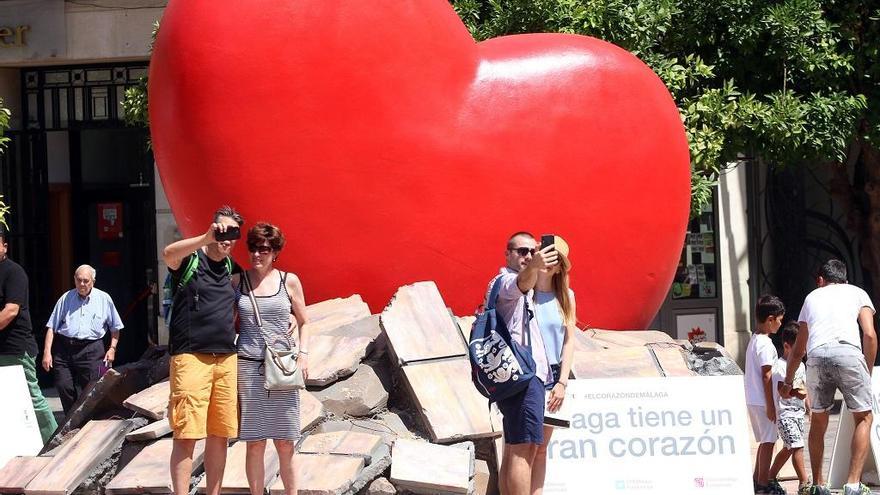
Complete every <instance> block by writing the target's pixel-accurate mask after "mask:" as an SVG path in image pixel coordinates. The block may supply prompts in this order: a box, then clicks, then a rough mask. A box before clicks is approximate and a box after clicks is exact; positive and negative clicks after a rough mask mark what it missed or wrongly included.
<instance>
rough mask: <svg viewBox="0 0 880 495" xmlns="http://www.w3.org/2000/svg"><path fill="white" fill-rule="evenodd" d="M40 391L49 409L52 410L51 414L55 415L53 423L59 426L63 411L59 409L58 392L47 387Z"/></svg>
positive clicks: (62, 418)
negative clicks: (55, 422)
mask: <svg viewBox="0 0 880 495" xmlns="http://www.w3.org/2000/svg"><path fill="white" fill-rule="evenodd" d="M42 390H43V397H45V398H46V401H47V402H48V403H49V408H51V409H52V414H54V415H55V421H57V422H58V424H59V425H60V424H61V422H62V421H64V410H63V409H62V408H61V399H59V398H58V391H57V390H55V387H47V388H44V389H42Z"/></svg>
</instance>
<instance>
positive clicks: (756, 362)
mask: <svg viewBox="0 0 880 495" xmlns="http://www.w3.org/2000/svg"><path fill="white" fill-rule="evenodd" d="M777 357H778V356H777V354H776V347H774V346H773V341H771V340H770V336H769V335H767V334H763V333H753V334H752V338H751V339H749V346H748V347H747V348H746V369H745V371H746V376H745V384H746V404H747V405H749V406H764V407H766V406H767V400H766V398H765V396H764V379H763V374H764V373H763V371H761V368H762V367H764V366H771V367H772V366H773V364H774V363H776V359H777Z"/></svg>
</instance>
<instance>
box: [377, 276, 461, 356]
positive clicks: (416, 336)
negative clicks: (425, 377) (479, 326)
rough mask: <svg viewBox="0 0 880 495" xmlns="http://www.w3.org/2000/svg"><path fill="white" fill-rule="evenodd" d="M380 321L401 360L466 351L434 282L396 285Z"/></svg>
mask: <svg viewBox="0 0 880 495" xmlns="http://www.w3.org/2000/svg"><path fill="white" fill-rule="evenodd" d="M380 321H381V324H382V328H383V329H384V330H385V333H386V335H388V342H389V343H390V348H391V352H392V355H393V356H394V357H395V358H396V359H397V360H398V362H400V363H401V364H407V363H411V362H414V361H424V360H429V359H439V358H448V357H456V356H466V355H467V347H466V346H465V343H464V339H462V336H461V332H460V331H459V329H458V325H456V323H455V321H453V317H452V315H450V314H449V310H448V309H446V303H444V302H443V298H442V297H441V296H440V291H439V290H437V285H436V284H435V283H434V282H418V283H415V284H412V285H405V286H403V287H401V288H399V289H397V293H395V294H394V298H393V299H392V300H391V302H390V303H389V304H388V306H387V307H386V308H385V310H384V311H383V312H382V316H381V320H380Z"/></svg>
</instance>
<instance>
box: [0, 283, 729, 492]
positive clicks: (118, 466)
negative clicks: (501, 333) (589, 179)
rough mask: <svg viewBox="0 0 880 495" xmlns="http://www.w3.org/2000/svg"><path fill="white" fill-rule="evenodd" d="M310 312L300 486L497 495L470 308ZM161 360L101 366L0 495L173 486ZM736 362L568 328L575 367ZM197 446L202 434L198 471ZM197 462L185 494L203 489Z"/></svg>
mask: <svg viewBox="0 0 880 495" xmlns="http://www.w3.org/2000/svg"><path fill="white" fill-rule="evenodd" d="M307 309H308V313H309V319H310V321H311V322H312V338H311V342H310V347H311V349H310V354H311V357H312V359H310V369H309V378H308V380H307V386H308V391H303V393H302V394H301V401H302V407H301V424H302V428H303V432H304V435H303V439H302V441H301V442H300V444H299V445H298V452H299V454H298V456H297V465H298V469H299V473H300V478H299V480H300V490H301V491H300V493H307V494H328V495H329V494H333V495H342V494H392V493H430V494H437V493H440V494H446V493H462V494H470V493H479V494H485V493H497V488H496V487H497V479H496V478H497V474H496V473H497V469H498V466H499V465H500V461H501V447H502V443H501V422H500V418H499V417H498V416H497V415H496V414H494V413H490V412H489V409H488V408H487V405H486V399H484V398H483V397H482V396H481V395H479V394H478V393H477V392H476V389H475V388H474V387H473V385H472V384H471V381H470V365H469V363H468V359H467V346H466V340H467V334H468V333H469V331H470V326H471V323H472V321H473V317H455V316H451V313H450V311H449V310H448V309H447V308H446V305H445V304H444V302H443V299H442V297H441V296H440V293H439V291H438V290H437V287H436V285H435V284H434V283H433V282H420V283H416V284H413V285H408V286H404V287H401V288H400V289H399V290H398V292H397V294H396V295H395V297H394V299H393V300H392V301H391V303H390V304H389V305H388V306H387V307H386V308H385V310H384V311H383V312H382V314H381V315H371V314H370V311H369V308H368V307H367V305H366V304H365V303H364V302H363V301H362V300H361V298H360V297H359V296H357V295H354V296H351V297H349V298H346V299H333V300H329V301H324V302H320V303H317V304H313V305H311V306H309V307H308V308H307ZM168 359H169V358H168V355H167V353H166V352H165V351H164V349H159V348H157V349H151V350H150V351H148V352H147V353H146V354H145V355H144V356H143V358H142V359H141V360H140V361H138V362H136V363H132V364H128V365H125V366H121V367H118V368H116V369H113V370H110V371H109V372H108V373H107V374H106V375H104V376H103V377H102V378H101V379H100V380H99V381H97V382H96V383H95V384H94V385H93V386H92V387H91V388H90V389H89V390H88V392H87V393H85V394H84V395H83V397H82V398H81V399H80V401H79V402H78V404H77V405H76V406H75V409H74V410H73V411H72V412H71V414H70V415H69V416H68V417H67V418H66V421H65V422H64V424H62V425H61V427H60V428H59V430H58V432H57V433H56V435H55V437H54V438H53V439H52V440H51V441H50V442H49V444H47V445H46V447H45V448H44V451H43V452H41V453H40V455H38V456H34V457H17V458H14V459H13V460H11V461H9V462H8V463H7V465H6V466H4V467H0V493H25V494H27V495H54V494H58V495H66V494H79V493H106V494H140V493H170V492H171V479H170V474H169V471H168V459H169V457H170V452H171V443H172V441H171V439H170V433H171V431H170V428H169V426H168V421H167V419H166V417H165V415H166V412H167V407H168V395H169V394H168V390H169V386H168V381H167V378H168ZM709 361H711V363H713V364H712V365H709V366H707V365H705V363H706V362H709ZM698 362H699V365H698V367H697V368H694V364H695V363H698ZM695 369H697V371H694V370H695ZM734 369H736V370H738V368H736V364H735V363H733V361H732V360H730V359H729V356H727V354H726V352H724V349H723V348H721V347H720V346H713V345H700V346H697V348H696V349H695V348H693V346H690V344H688V343H686V342H684V343H682V342H677V341H673V340H672V339H671V338H670V337H669V336H668V335H666V334H665V333H662V332H656V331H633V332H616V331H601V330H587V331H584V332H578V338H577V341H576V352H575V365H574V369H573V375H574V377H575V378H576V379H588V378H611V377H631V376H685V375H695V374H703V373H705V374H724V373H729V372H732V370H734ZM719 370H720V371H719ZM698 372H699V373H698ZM202 449H203V446H202V445H201V443H200V445H199V446H198V447H197V452H196V456H195V462H194V465H195V466H200V465H201V462H202V454H203V451H202ZM244 458H245V445H244V443H243V442H231V444H230V446H229V452H228V459H227V464H226V472H225V475H224V480H223V489H224V493H248V486H247V479H246V476H245V472H244V465H245V462H244ZM266 466H267V468H266V486H267V487H270V492H271V493H282V486H281V481H280V478H279V477H278V475H277V473H278V460H277V456H276V454H275V452H274V451H273V449H272V448H271V443H269V448H267V451H266ZM200 471H201V468H198V469H197V470H196V476H194V478H193V485H192V486H193V489H192V492H193V493H204V491H205V481H204V479H203V478H204V476H203V474H201V473H200Z"/></svg>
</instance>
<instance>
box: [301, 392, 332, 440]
mask: <svg viewBox="0 0 880 495" xmlns="http://www.w3.org/2000/svg"><path fill="white" fill-rule="evenodd" d="M326 417H327V410H326V409H324V404H321V401H319V400H318V398H317V397H315V396H314V395H313V394H312V393H311V392H309V391H308V390H300V391H299V428H300V431H308V430H310V429H312V428H313V427H314V426H315V425H316V424H318V423H320V422H321V421H322V420H323V419H324V418H326Z"/></svg>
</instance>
